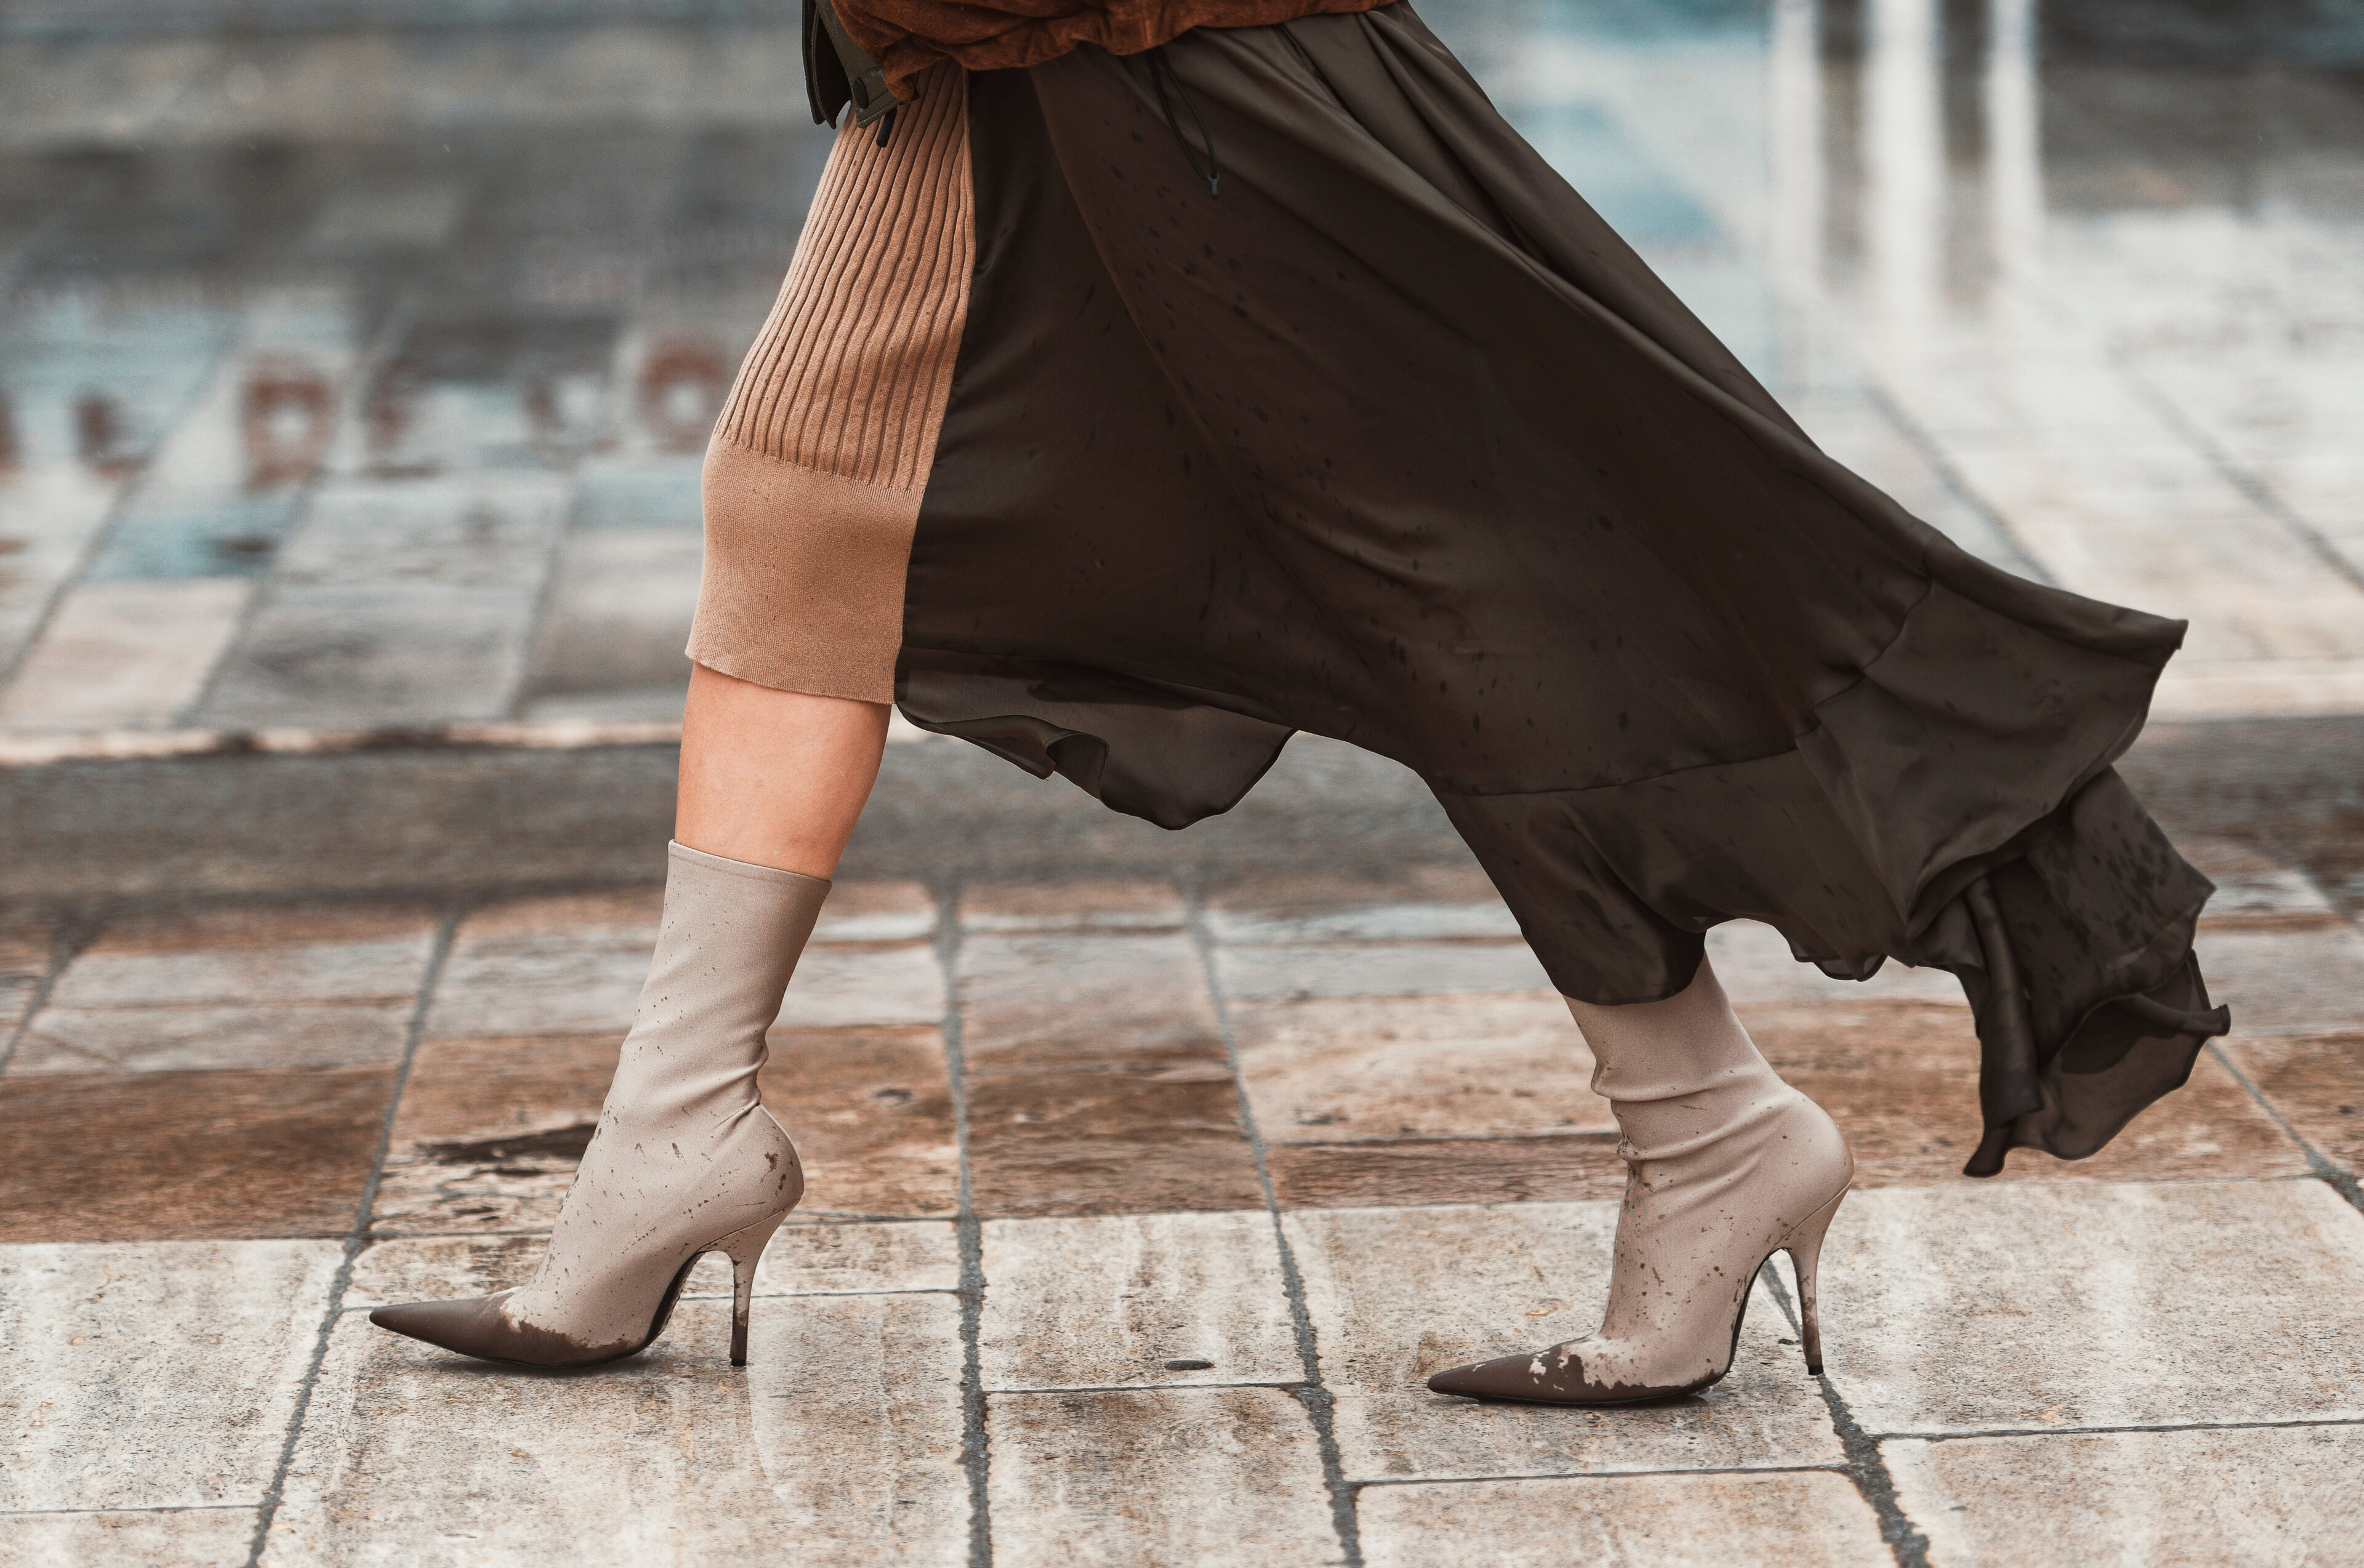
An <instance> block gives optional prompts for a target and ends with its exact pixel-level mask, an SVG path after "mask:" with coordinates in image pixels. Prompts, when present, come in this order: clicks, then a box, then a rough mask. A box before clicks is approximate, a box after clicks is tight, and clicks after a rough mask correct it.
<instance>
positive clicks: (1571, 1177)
mask: <svg viewBox="0 0 2364 1568" xmlns="http://www.w3.org/2000/svg"><path fill="white" fill-rule="evenodd" d="M1266 1162H1267V1164H1268V1166H1269V1168H1270V1170H1271V1172H1272V1190H1273V1196H1274V1198H1275V1199H1276V1200H1277V1202H1278V1203H1279V1204H1280V1206H1281V1207H1283V1208H1367V1207H1392V1206H1397V1205H1403V1204H1432V1203H1475V1204H1485V1203H1566V1202H1573V1201H1577V1200H1580V1199H1584V1198H1615V1197H1617V1196H1619V1195H1622V1193H1623V1192H1624V1191H1625V1163H1624V1162H1623V1161H1622V1160H1620V1159H1619V1158H1618V1157H1617V1140H1616V1137H1615V1135H1614V1134H1611V1133H1607V1132H1586V1133H1575V1134H1570V1135H1567V1136H1565V1137H1556V1138H1391V1139H1384V1140H1377V1141H1375V1142H1370V1143H1276V1144H1274V1145H1272V1146H1271V1148H1270V1149H1268V1150H1267V1151H1266Z"/></svg>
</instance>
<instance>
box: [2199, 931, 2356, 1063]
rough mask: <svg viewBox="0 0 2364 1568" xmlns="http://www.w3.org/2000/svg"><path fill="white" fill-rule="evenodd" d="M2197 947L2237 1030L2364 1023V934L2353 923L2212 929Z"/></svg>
mask: <svg viewBox="0 0 2364 1568" xmlns="http://www.w3.org/2000/svg"><path fill="white" fill-rule="evenodd" d="M2194 947H2195V949H2196V950H2197V951H2198V952H2199V954H2200V968H2201V971H2202V973H2204V974H2206V975H2207V977H2208V992H2209V995H2210V996H2211V998H2212V999H2213V1000H2215V1001H2219V1002H2225V1003H2228V1004H2230V1005H2231V1006H2232V1008H2233V1031H2234V1034H2235V1035H2236V1038H2239V1039H2243V1040H2254V1039H2258V1038H2261V1037H2264V1036H2269V1035H2316V1034H2337V1033H2340V1032H2342V1031H2345V1030H2352V1029H2364V934H2359V933H2358V931H2357V929H2356V928H2355V927H2353V926H2351V925H2348V924H2347V923H2345V922H2341V923H2339V924H2336V925H2323V926H2313V927H2307V928H2303V929H2297V930H2272V929H2269V930H2246V929H2238V928H2231V929H2209V930H2204V931H2202V932H2201V933H2200V936H2199V939H2198V940H2197V941H2196V942H2195V943H2194Z"/></svg>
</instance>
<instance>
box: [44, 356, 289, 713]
mask: <svg viewBox="0 0 2364 1568" xmlns="http://www.w3.org/2000/svg"><path fill="white" fill-rule="evenodd" d="M236 341H237V337H236V334H235V333H231V332H226V333H224V334H223V335H222V340H221V342H220V343H219V344H218V345H217V347H216V348H215V350H214V360H213V361H208V364H207V367H206V373H204V374H203V375H201V376H199V377H197V378H196V384H195V386H194V387H192V388H191V389H190V391H189V394H188V395H187V396H186V397H184V399H183V400H182V401H181V402H180V403H179V404H178V405H176V406H174V407H173V416H172V417H171V418H170V419H167V420H165V421H164V422H163V423H162V426H161V427H160V428H162V429H163V430H165V431H166V432H168V433H169V432H171V431H173V430H174V429H177V428H179V427H180V423H181V421H182V420H183V419H185V418H187V417H189V414H190V412H191V411H192V410H193V409H195V407H196V406H197V404H198V403H199V402H200V401H202V400H203V398H204V397H205V395H206V387H208V386H209V385H211V384H213V378H214V375H215V373H216V369H217V364H218V361H221V360H224V359H227V358H228V357H229V354H230V351H231V350H232V348H233V347H234V345H235V344H236ZM162 444H163V438H162V437H159V438H158V439H157V445H158V446H159V447H161V446H162ZM152 473H153V471H152V470H151V469H150V468H149V467H147V466H146V465H145V464H144V463H143V465H142V466H141V467H140V468H139V471H138V472H136V473H130V474H128V475H126V476H125V477H124V478H123V479H122V480H121V481H120V482H119V483H118V484H117V485H116V487H115V494H114V495H112V496H110V497H109V498H108V499H107V503H106V515H105V516H104V517H101V518H100V519H99V520H98V522H97V524H96V526H95V527H94V528H92V529H91V530H90V534H89V537H87V538H86V539H84V540H83V545H82V549H81V550H80V551H79V552H77V553H76V554H75V556H74V560H73V564H72V566H69V567H68V568H66V570H65V571H64V572H62V573H59V576H58V581H57V586H55V587H53V588H51V589H50V594H49V597H48V598H46V599H44V600H43V601H42V603H41V613H40V614H39V615H37V616H35V617H33V621H32V624H31V625H30V626H28V627H27V628H25V632H24V636H23V638H22V639H21V640H19V641H18V643H17V651H16V652H15V653H13V654H11V655H10V656H9V657H8V658H7V659H6V660H0V692H5V691H6V690H7V688H8V687H9V686H10V685H11V684H14V682H15V681H16V678H17V675H18V674H20V673H23V671H24V668H25V666H26V665H27V664H28V663H29V662H31V661H32V657H33V652H34V651H35V650H36V649H37V648H39V646H40V644H41V641H42V639H44V638H46V637H47V636H48V635H49V632H50V627H51V626H52V625H54V624H55V623H56V621H57V618H58V611H59V609H60V607H61V606H63V605H64V604H65V602H66V595H69V594H71V593H72V592H73V591H74V590H75V589H76V588H78V587H81V586H82V585H83V584H84V583H85V582H87V581H88V580H89V573H90V569H91V568H92V567H93V566H95V565H96V564H97V563H98V558H99V557H100V556H101V555H102V554H104V553H105V552H106V547H107V546H108V545H109V544H111V543H113V542H114V539H115V535H116V531H117V529H118V528H121V527H122V525H123V515H124V513H125V512H126V511H128V509H129V508H130V506H131V504H132V502H133V501H135V500H137V499H138V498H139V493H140V491H141V489H142V488H143V487H145V485H146V484H148V481H149V479H150V477H151V474H152ZM250 596H251V595H250Z"/></svg>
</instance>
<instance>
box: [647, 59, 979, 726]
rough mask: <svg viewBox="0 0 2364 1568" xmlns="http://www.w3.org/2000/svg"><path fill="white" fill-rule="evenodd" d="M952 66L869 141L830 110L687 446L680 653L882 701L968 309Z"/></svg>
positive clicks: (963, 123)
mask: <svg viewBox="0 0 2364 1568" xmlns="http://www.w3.org/2000/svg"><path fill="white" fill-rule="evenodd" d="M966 89H967V77H966V75H965V73H964V72H962V71H961V70H960V69H959V68H958V67H956V66H952V65H949V64H946V65H941V66H938V67H936V68H935V69H933V70H931V71H930V72H928V73H927V77H926V79H925V81H924V82H923V83H921V91H920V96H919V99H918V101H917V102H916V103H913V104H910V105H908V106H905V107H904V108H902V109H900V110H898V112H897V116H896V125H895V128H894V133H893V135H892V136H891V137H890V138H889V139H888V141H887V146H886V147H884V148H880V147H878V146H877V145H876V144H875V130H876V128H875V126H874V127H872V128H868V129H861V128H856V127H854V126H853V123H852V122H851V121H850V120H849V121H848V122H847V124H846V127H845V128H844V129H843V130H842V131H841V132H840V133H839V135H838V141H837V146H836V149H835V150H833V151H832V152H831V156H830V161H829V168H828V170H827V171H826V172H824V173H823V174H822V176H821V182H820V190H819V191H818V192H817V193H816V194H815V195H814V197H813V206H812V211H811V212H810V214H809V215H808V217H806V219H805V229H804V235H803V238H802V239H799V240H798V241H797V253H796V258H795V260H794V261H793V262H791V264H790V265H789V268H788V276H787V281H786V284H783V285H782V287H781V289H780V295H779V298H778V300H777V301H775V303H774V305H773V306H772V314H771V317H770V318H769V319H768V320H767V321H765V322H764V330H763V334H762V336H760V337H759V338H757V339H756V340H755V346H754V347H753V349H751V350H749V351H748V354H747V358H746V361H745V362H744V363H743V364H742V365H741V367H740V370H739V379H738V382H737V384H735V385H734V386H733V387H732V388H731V392H730V399H729V401H728V402H727V403H726V404H725V405H724V406H723V410H722V415H721V417H720V419H719V421H718V422H717V424H716V427H715V432H714V440H713V444H712V445H711V446H710V447H709V448H708V451H707V458H706V481H705V500H706V572H705V578H704V583H703V585H702V587H701V589H700V591H699V595H698V607H697V622H696V624H695V625H694V626H693V628H691V633H690V643H689V654H690V657H691V658H693V659H696V660H697V662H700V663H702V664H706V665H709V666H711V667H712V668H714V669H717V670H720V671H722V672H723V673H726V674H731V675H737V676H739V677H740V678H741V679H742V680H749V681H753V682H755V683H757V684H761V685H767V686H774V687H778V688H780V689H783V690H789V691H804V692H815V693H819V694H820V695H827V696H850V697H857V698H860V699H862V700H864V701H867V702H890V701H892V700H893V697H894V668H895V656H896V653H897V651H898V649H899V648H900V646H901V643H902V620H903V578H904V573H905V572H906V571H907V570H908V568H909V561H910V551H911V534H912V530H913V529H914V528H915V527H916V526H917V524H918V521H919V515H920V496H921V495H922V494H923V493H924V491H925V490H926V488H927V482H928V470H929V467H930V465H931V462H933V461H934V457H935V450H936V437H937V434H938V432H939V430H940V429H941V428H942V424H943V415H944V404H945V401H946V399H947V397H948V396H949V395H950V393H951V388H952V374H953V360H954V358H955V357H956V356H957V355H958V353H959V351H960V338H961V328H962V327H963V325H964V324H965V318H966V315H967V306H968V282H969V271H970V268H971V266H972V264H973V261H974V257H975V254H976V218H975V206H974V199H973V193H972V190H971V186H970V182H969V162H968V95H967V90H966Z"/></svg>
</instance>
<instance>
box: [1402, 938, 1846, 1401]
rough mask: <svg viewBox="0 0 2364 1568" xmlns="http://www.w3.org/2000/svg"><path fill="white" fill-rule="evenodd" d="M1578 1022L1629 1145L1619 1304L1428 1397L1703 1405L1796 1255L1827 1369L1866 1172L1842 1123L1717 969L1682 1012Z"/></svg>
mask: <svg viewBox="0 0 2364 1568" xmlns="http://www.w3.org/2000/svg"><path fill="white" fill-rule="evenodd" d="M1571 1010H1572V1011H1574V1012H1575V1014H1576V1017H1577V1022H1578V1025H1579V1026H1581V1027H1582V1029H1584V1033H1585V1038H1586V1039H1587V1040H1589V1042H1590V1043H1591V1045H1592V1048H1593V1054H1594V1057H1595V1058H1596V1060H1597V1061H1598V1062H1599V1063H1600V1067H1599V1071H1598V1072H1597V1073H1595V1075H1594V1079H1593V1086H1594V1087H1595V1088H1596V1089H1598V1090H1600V1092H1601V1093H1602V1095H1604V1096H1605V1097H1606V1098H1607V1099H1608V1100H1609V1102H1610V1105H1611V1108H1612V1109H1613V1110H1614V1111H1615V1112H1616V1116H1617V1122H1618V1126H1619V1128H1620V1129H1621V1130H1622V1132H1623V1134H1624V1137H1623V1138H1622V1140H1621V1141H1620V1143H1619V1146H1618V1152H1619V1153H1620V1154H1621V1155H1622V1157H1623V1158H1624V1160H1625V1163H1626V1177H1625V1201H1624V1204H1623V1206H1622V1207H1621V1208H1620V1209H1619V1211H1618V1216H1617V1241H1616V1251H1615V1260H1614V1262H1613V1265H1612V1268H1611V1276H1610V1286H1609V1307H1608V1310H1607V1312H1606V1313H1605V1314H1604V1315H1603V1317H1602V1318H1601V1323H1600V1328H1599V1329H1596V1330H1595V1331H1594V1332H1592V1333H1591V1334H1589V1335H1587V1336H1585V1337H1584V1338H1583V1339H1580V1340H1567V1341H1566V1342H1564V1343H1561V1344H1557V1345H1553V1346H1551V1347H1549V1348H1548V1349H1545V1350H1541V1351H1522V1352H1520V1353H1517V1354H1514V1355H1506V1356H1498V1357H1495V1358H1493V1359H1492V1360H1489V1361H1482V1362H1473V1363H1471V1364H1469V1365H1466V1366H1456V1367H1450V1368H1447V1369H1446V1370H1444V1371H1443V1372H1440V1373H1436V1374H1435V1375H1434V1376H1433V1377H1431V1378H1430V1379H1429V1380H1428V1386H1429V1387H1430V1388H1431V1389H1432V1390H1433V1391H1434V1392H1436V1393H1439V1394H1451V1395H1459V1396H1464V1397H1466V1398H1472V1399H1489V1400H1516V1401H1519V1402H1522V1403H1525V1404H1534V1405H1637V1404H1642V1403H1645V1402H1646V1401H1649V1400H1656V1399H1670V1398H1675V1397H1678V1396H1682V1395H1687V1394H1696V1393H1698V1392H1699V1391H1700V1390H1701V1389H1704V1388H1707V1387H1710V1386H1712V1385H1714V1384H1715V1383H1717V1382H1719V1381H1720V1380H1722V1378H1723V1376H1724V1374H1725V1373H1728V1372H1729V1371H1730V1370H1731V1369H1732V1362H1733V1356H1734V1353H1735V1351H1737V1349H1738V1346H1739V1343H1740V1329H1741V1324H1742V1321H1743V1318H1744V1316H1745V1313H1746V1312H1747V1309H1748V1298H1749V1292H1750V1290H1751V1288H1752V1287H1753V1286H1754V1285H1755V1284H1756V1277H1757V1273H1758V1271H1759V1270H1760V1269H1762V1268H1763V1266H1764V1265H1765V1263H1766V1262H1767V1261H1769V1260H1770V1259H1771V1258H1772V1256H1773V1254H1774V1253H1776V1252H1784V1251H1786V1252H1788V1253H1789V1254H1790V1262H1791V1264H1792V1266H1793V1267H1794V1268H1795V1269H1796V1271H1797V1275H1798V1295H1799V1309H1800V1315H1801V1336H1800V1338H1801V1340H1802V1342H1803V1348H1804V1350H1805V1359H1806V1369H1807V1371H1808V1372H1809V1373H1816V1374H1819V1373H1821V1372H1822V1370H1823V1349H1822V1321H1821V1314H1820V1306H1821V1303H1820V1295H1819V1288H1818V1287H1819V1265H1820V1262H1821V1258H1822V1247H1823V1236H1824V1235H1825V1234H1826V1233H1827V1232H1828V1231H1829V1229H1830V1225H1831V1219H1832V1217H1833V1216H1834V1215H1835V1214H1836V1213H1837V1212H1838V1207H1839V1202H1840V1200H1841V1199H1842V1198H1844V1197H1845V1195H1846V1190H1847V1184H1848V1183H1849V1182H1850V1181H1852V1180H1853V1179H1854V1174H1855V1161H1854V1158H1853V1156H1852V1155H1850V1154H1849V1153H1848V1151H1847V1146H1846V1140H1845V1138H1844V1137H1843V1136H1841V1134H1840V1132H1839V1129H1838V1128H1837V1126H1836V1125H1835V1124H1834V1123H1833V1122H1832V1120H1831V1118H1829V1117H1828V1116H1826V1115H1824V1114H1823V1109H1822V1107H1821V1106H1817V1105H1815V1104H1814V1103H1813V1102H1812V1100H1809V1099H1807V1098H1806V1097H1805V1096H1804V1095H1801V1094H1799V1093H1798V1092H1797V1091H1796V1090H1795V1089H1792V1088H1790V1086H1789V1085H1788V1084H1784V1083H1783V1082H1781V1080H1780V1078H1779V1076H1778V1075H1777V1074H1775V1073H1774V1072H1773V1069H1772V1068H1771V1067H1770V1066H1769V1065H1767V1062H1766V1061H1765V1059H1764V1058H1763V1057H1762V1056H1760V1055H1758V1054H1757V1051H1756V1046H1755V1045H1754V1044H1753V1043H1752V1042H1751V1041H1750V1040H1749V1039H1748V1036H1747V1033H1746V1031H1745V1030H1744V1029H1742V1028H1741V1027H1740V1022H1739V1020H1738V1019H1737V1018H1734V1017H1733V1015H1732V1011H1731V1008H1730V1006H1729V1004H1728V1003H1726V1001H1725V1000H1724V996H1723V988H1722V987H1721V986H1720V985H1718V984H1716V981H1715V977H1714V974H1713V973H1712V972H1711V971H1710V970H1709V969H1708V968H1707V966H1706V964H1705V963H1704V962H1702V963H1701V973H1700V975H1699V977H1698V978H1697V979H1695V980H1694V981H1693V982H1692V984H1691V986H1690V987H1689V989H1688V990H1686V991H1685V992H1683V993H1682V995H1679V996H1677V997H1674V998H1671V999H1670V1000H1668V1001H1666V1002H1657V1003H1646V1004H1643V1005H1641V1006H1628V1007H1598V1006H1585V1005H1582V1004H1574V1005H1572V1006H1571Z"/></svg>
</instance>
